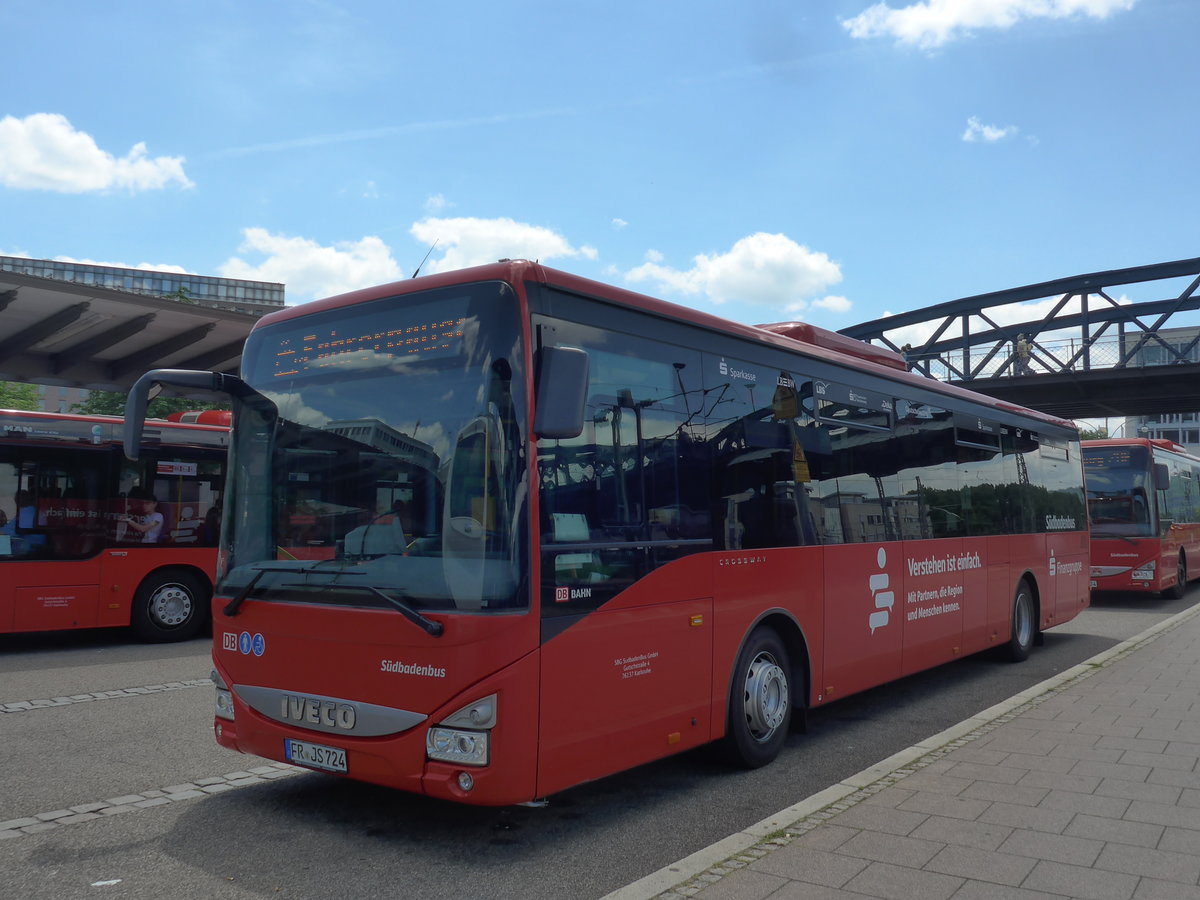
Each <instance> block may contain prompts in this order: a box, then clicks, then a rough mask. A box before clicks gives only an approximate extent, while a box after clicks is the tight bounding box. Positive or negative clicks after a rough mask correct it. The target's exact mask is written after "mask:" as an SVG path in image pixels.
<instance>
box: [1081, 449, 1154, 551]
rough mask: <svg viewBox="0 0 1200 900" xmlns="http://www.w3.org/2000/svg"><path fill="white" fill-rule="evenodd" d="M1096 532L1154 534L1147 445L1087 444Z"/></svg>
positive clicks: (1087, 474)
mask: <svg viewBox="0 0 1200 900" xmlns="http://www.w3.org/2000/svg"><path fill="white" fill-rule="evenodd" d="M1083 465H1084V475H1085V478H1086V481H1087V498H1088V500H1087V502H1088V513H1089V516H1090V518H1091V523H1092V534H1095V535H1098V536H1103V535H1114V536H1115V535H1120V536H1123V537H1150V536H1152V535H1154V534H1155V533H1156V532H1155V530H1154V521H1153V518H1154V517H1153V506H1152V501H1153V482H1152V481H1151V478H1150V454H1149V452H1148V451H1147V450H1146V448H1145V447H1141V446H1130V447H1086V448H1084V455H1083Z"/></svg>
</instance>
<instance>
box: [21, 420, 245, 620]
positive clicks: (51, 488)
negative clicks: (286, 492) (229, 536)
mask: <svg viewBox="0 0 1200 900" xmlns="http://www.w3.org/2000/svg"><path fill="white" fill-rule="evenodd" d="M223 416H224V418H223V419H222V418H218V419H217V421H218V422H219V423H221V424H216V425H213V424H208V425H181V424H175V423H172V422H165V421H159V420H151V421H149V422H147V423H146V425H145V428H144V430H143V439H144V442H145V448H144V453H143V454H142V458H141V459H140V460H139V461H138V462H137V463H133V462H129V461H127V460H126V459H125V457H124V455H123V454H122V452H121V441H122V435H123V428H124V423H123V421H122V420H121V419H119V418H115V417H111V416H85V415H55V414H51V413H39V412H21V411H14V410H0V633H3V632H18V631H53V630H59V629H69V628H97V627H103V626H122V625H132V626H133V628H134V630H135V631H136V632H137V633H138V634H139V635H140V636H141V637H143V638H144V639H146V640H150V641H174V640H183V639H186V638H190V637H194V636H196V635H197V634H198V633H200V631H201V630H202V629H203V628H204V627H205V626H206V625H207V624H208V621H209V611H210V602H209V601H210V597H211V596H212V577H213V572H214V570H215V568H216V542H217V531H218V527H219V515H220V504H221V492H222V490H223V485H224V473H225V457H226V453H227V450H228V444H229V417H230V414H229V413H228V412H226V413H224V414H223ZM210 418H211V416H210Z"/></svg>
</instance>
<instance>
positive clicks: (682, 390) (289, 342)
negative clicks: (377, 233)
mask: <svg viewBox="0 0 1200 900" xmlns="http://www.w3.org/2000/svg"><path fill="white" fill-rule="evenodd" d="M242 359H243V370H242V375H241V377H231V376H227V375H222V374H217V373H211V372H192V371H179V370H156V371H154V372H150V373H147V375H145V376H143V378H142V379H140V380H139V382H138V384H137V385H135V387H134V389H133V390H132V391H131V393H130V398H129V405H128V407H127V415H128V417H129V420H130V422H131V424H132V423H134V422H136V421H137V420H138V418H139V414H138V410H139V409H144V408H145V406H144V404H145V402H146V396H147V394H148V391H149V388H150V386H151V385H153V384H155V383H159V384H166V385H175V386H178V387H183V388H187V389H188V390H195V389H198V388H206V389H209V390H213V391H217V392H224V393H227V394H229V395H231V396H232V397H233V399H234V415H235V419H234V422H235V424H234V430H233V446H232V448H231V463H230V475H229V483H228V488H227V494H226V509H225V519H224V521H223V527H222V532H221V534H222V537H221V542H222V547H221V559H222V562H221V571H220V580H219V582H218V586H217V596H216V597H215V598H214V603H213V610H214V627H213V631H214V635H213V636H214V645H213V659H214V666H215V671H214V681H215V683H216V686H217V695H216V715H215V719H214V724H215V731H216V737H217V740H218V741H219V742H220V743H221V744H222V745H224V746H226V747H229V748H231V749H235V750H240V751H242V752H246V753H253V754H257V755H260V756H263V757H267V758H270V759H277V760H287V761H290V762H292V763H296V764H298V765H302V766H307V767H310V768H313V769H316V770H320V771H325V772H332V773H336V774H339V775H343V776H347V777H351V778H357V779H361V780H364V781H369V782H374V783H378V784H382V785H388V786H392V787H396V788H400V789H404V790H408V791H414V792H418V793H423V794H427V795H430V796H435V797H440V798H444V799H448V800H456V801H462V802H469V803H478V804H492V805H498V804H511V803H518V802H524V801H531V800H535V799H537V798H542V797H545V796H547V795H550V794H553V793H555V792H558V791H562V790H564V789H566V788H569V787H571V786H573V785H577V784H580V783H581V782H584V781H588V780H591V779H595V778H599V777H602V776H605V775H609V774H611V773H614V772H618V771H621V770H623V769H627V768H630V767H632V766H636V765H639V764H642V763H646V762H649V761H651V760H654V759H658V758H660V757H663V756H666V755H668V754H671V753H676V752H678V751H681V750H685V749H688V748H691V747H696V746H699V745H701V744H706V743H709V742H712V741H722V742H723V743H724V747H725V749H726V750H727V751H728V755H729V756H730V757H731V759H732V760H733V761H734V762H736V763H737V764H740V765H744V766H751V767H753V766H759V765H763V764H765V763H767V762H769V761H770V760H771V759H773V758H774V757H775V756H776V755H777V754H778V753H779V751H780V749H781V747H782V746H783V743H784V741H785V740H786V738H787V734H788V732H789V730H790V729H791V728H792V726H793V724H797V725H798V724H799V723H800V722H802V721H803V718H804V715H805V713H806V711H807V710H808V709H810V708H812V707H816V706H820V705H823V704H826V703H829V702H831V701H834V700H838V699H840V698H842V697H845V696H847V695H849V694H852V693H855V692H856V691H862V690H864V689H867V688H870V687H872V686H874V685H879V684H882V683H884V682H887V681H890V680H893V679H896V678H899V677H901V676H904V675H907V674H909V673H913V672H917V671H920V670H922V669H926V668H928V667H931V666H936V665H939V664H942V663H945V662H949V661H951V660H955V659H958V658H960V657H962V656H964V655H966V654H971V653H977V652H980V651H983V650H987V649H989V648H1000V649H1001V650H1003V651H1004V652H1005V653H1006V654H1007V655H1008V656H1010V657H1011V658H1013V659H1023V658H1024V657H1025V656H1026V655H1027V654H1028V653H1029V652H1030V649H1031V647H1032V645H1033V644H1034V643H1035V642H1036V641H1037V638H1038V636H1039V634H1040V632H1041V631H1042V630H1044V629H1047V628H1051V627H1053V626H1055V625H1058V624H1060V623H1062V622H1065V621H1067V620H1068V619H1071V618H1072V617H1074V616H1075V615H1076V614H1077V613H1078V612H1079V611H1080V610H1081V609H1083V608H1084V607H1085V606H1086V605H1087V603H1088V598H1089V592H1088V582H1087V565H1088V535H1087V527H1086V509H1085V505H1084V495H1083V469H1082V465H1081V461H1080V454H1079V443H1078V433H1077V431H1076V430H1075V428H1074V426H1073V425H1072V424H1071V423H1069V422H1066V421H1064V420H1061V419H1058V418H1054V417H1051V416H1047V415H1044V414H1040V413H1037V412H1033V411H1030V410H1027V409H1022V408H1020V407H1016V406H1013V405H1011V404H1008V403H1002V402H999V401H995V400H992V399H989V398H987V397H984V396H980V395H977V394H974V393H970V392H967V391H964V390H961V389H958V388H955V387H952V386H948V385H945V384H942V383H940V382H937V381H933V380H930V379H926V378H923V377H920V376H917V375H913V374H911V373H909V372H907V371H905V367H904V364H903V361H902V360H901V359H900V357H899V356H898V355H896V354H893V353H890V352H888V351H885V350H881V349H878V348H874V347H871V346H869V345H866V344H862V343H859V342H857V341H853V340H850V339H847V338H845V337H842V336H841V335H837V334H834V333H832V332H826V331H823V330H821V329H818V328H813V327H810V326H807V325H804V324H800V323H794V322H793V323H784V324H781V325H774V326H763V327H752V326H747V325H741V324H738V323H734V322H729V321H725V320H722V319H718V318H716V317H714V316H710V315H706V314H704V313H701V312H697V311H695V310H692V309H687V308H684V307H680V306H676V305H673V304H670V303H665V302H663V301H660V300H655V299H652V298H650V297H646V296H642V295H639V294H634V293H631V292H629V291H625V290H621V289H618V288H615V287H609V286H606V285H603V284H600V283H597V282H594V281H589V280H586V279H582V278H578V277H575V276H572V275H568V274H566V273H563V272H559V271H555V270H553V269H549V268H545V267H543V266H541V265H538V264H535V263H531V262H527V261H502V262H501V263H498V264H495V265H490V266H484V267H479V268H474V269H467V270H464V271H458V272H450V273H443V274H437V275H430V276H425V277H421V278H416V279H412V280H410V281H405V282H400V283H396V284H390V285H385V286H382V287H377V288H371V289H368V290H362V291H357V292H355V293H352V294H346V295H342V296H339V297H333V298H330V299H327V300H323V301H317V302H313V303H307V304H304V305H303V306H296V307H290V308H288V309H286V310H281V311H279V312H276V313H273V314H271V315H268V316H266V317H264V318H263V319H261V320H259V322H258V323H257V324H256V325H255V327H254V330H253V331H252V333H251V335H250V336H249V338H248V340H247V343H246V347H245V353H244V355H243V357H242ZM137 452H138V448H137V440H136V435H135V434H134V433H132V432H131V434H130V435H129V436H128V438H127V444H126V453H127V454H136V453H137Z"/></svg>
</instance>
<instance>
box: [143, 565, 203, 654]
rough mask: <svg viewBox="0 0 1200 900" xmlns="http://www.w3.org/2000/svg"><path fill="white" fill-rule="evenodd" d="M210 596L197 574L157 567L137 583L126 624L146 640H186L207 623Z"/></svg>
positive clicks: (158, 641)
mask: <svg viewBox="0 0 1200 900" xmlns="http://www.w3.org/2000/svg"><path fill="white" fill-rule="evenodd" d="M211 597H212V591H211V589H210V588H209V586H208V583H207V582H206V581H205V580H204V579H203V578H201V577H200V576H198V575H195V574H193V573H191V572H188V571H186V570H184V569H160V570H158V571H157V572H151V573H150V574H149V575H147V576H146V578H145V580H144V581H142V583H141V584H140V585H138V589H137V592H136V593H135V594H134V595H133V611H132V615H131V617H130V624H131V625H133V630H134V631H135V632H137V634H138V636H139V637H141V638H142V639H143V640H146V641H151V642H153V643H165V642H167V641H186V640H188V639H190V638H194V637H195V636H196V635H198V634H199V633H200V631H201V629H203V628H204V626H205V625H206V624H207V623H208V620H209V616H210V615H211V613H212V610H211V609H210V607H209V600H210V599H211Z"/></svg>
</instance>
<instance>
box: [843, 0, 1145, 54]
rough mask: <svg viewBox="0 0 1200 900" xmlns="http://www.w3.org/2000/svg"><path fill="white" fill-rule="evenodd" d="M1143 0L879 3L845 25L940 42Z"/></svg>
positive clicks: (919, 42)
mask: <svg viewBox="0 0 1200 900" xmlns="http://www.w3.org/2000/svg"><path fill="white" fill-rule="evenodd" d="M1136 2H1137V0H923V2H920V3H911V4H909V5H908V6H902V7H899V8H897V9H893V8H892V7H890V6H888V5H887V4H886V3H876V4H875V5H874V6H871V7H869V8H868V9H866V10H864V11H863V12H861V13H859V14H858V15H857V16H855V17H854V18H852V19H844V20H843V21H842V26H843V27H844V28H845V29H846V30H847V31H849V32H850V36H851V37H856V38H875V37H893V38H895V39H896V41H897V43H900V44H912V45H915V46H917V47H920V48H922V49H926V50H928V49H931V48H933V47H940V46H941V45H943V44H947V43H949V42H950V41H953V40H956V39H958V38H960V37H963V36H965V35H967V34H969V33H970V32H972V31H976V30H978V29H981V28H1011V27H1012V26H1013V25H1016V24H1017V23H1018V22H1020V21H1021V20H1022V19H1065V18H1070V17H1072V16H1089V17H1091V18H1093V19H1104V18H1107V17H1108V16H1110V15H1112V14H1113V13H1117V12H1123V11H1125V10H1129V9H1132V8H1133V5H1134V4H1135V3H1136Z"/></svg>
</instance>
